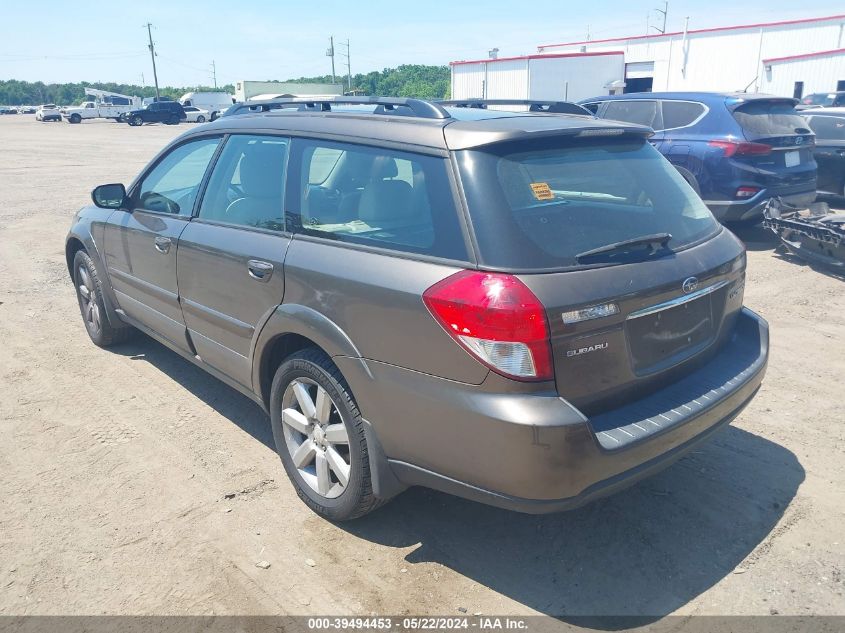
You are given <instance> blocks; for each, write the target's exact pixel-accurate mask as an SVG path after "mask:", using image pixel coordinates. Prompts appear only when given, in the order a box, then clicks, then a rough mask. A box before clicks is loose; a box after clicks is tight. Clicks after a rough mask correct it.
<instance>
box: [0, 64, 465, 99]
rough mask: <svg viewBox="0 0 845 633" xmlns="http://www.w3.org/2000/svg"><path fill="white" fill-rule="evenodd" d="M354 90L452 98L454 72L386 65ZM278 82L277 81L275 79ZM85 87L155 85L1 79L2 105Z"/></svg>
mask: <svg viewBox="0 0 845 633" xmlns="http://www.w3.org/2000/svg"><path fill="white" fill-rule="evenodd" d="M351 79H352V82H351V83H352V91H351V92H353V93H354V94H360V95H379V96H387V97H417V98H420V99H444V98H448V96H449V90H450V85H449V84H450V80H451V76H450V72H449V67H448V66H423V65H419V64H404V65H401V66H397V67H396V68H385V69H384V70H382V71H373V72H369V73H358V74H356V75H353V76H352V78H351ZM271 81H275V80H271ZM286 81H293V82H303V83H331V81H332V77H331V75H323V76H320V77H300V78H298V79H288V80H286ZM336 82H337V83H342V84H343V85H344V89H345V90H346V91H347V92H349V83H348V80H347V77H346V76H345V75H338V76H337V77H336ZM85 88H97V89H99V90H108V91H110V92H117V93H120V94H125V95H130V96H139V97H154V96H155V88H154V87H152V86H138V85H135V84H121V83H115V82H99V81H94V82H88V81H80V82H77V83H50V84H45V83H44V82H42V81H35V82H30V81H20V80H17V79H9V80H0V105H38V104H41V103H55V104H58V105H74V104H78V103H81V102H82V101H85V99H86V97H85ZM214 90H215V88H212V87H210V86H189V87H181V88H180V87H173V86H166V87H163V88H160V89H159V92H160V94H161V95H162V96H165V97H171V98H173V99H178V98H179V97H181V96H182V95H183V94H185V93H186V92H201V91H214ZM216 90H219V91H221V92H228V93H229V94H234V93H235V87H234V86H233V85H231V84H228V85H225V86H220V87H219V88H217V89H216Z"/></svg>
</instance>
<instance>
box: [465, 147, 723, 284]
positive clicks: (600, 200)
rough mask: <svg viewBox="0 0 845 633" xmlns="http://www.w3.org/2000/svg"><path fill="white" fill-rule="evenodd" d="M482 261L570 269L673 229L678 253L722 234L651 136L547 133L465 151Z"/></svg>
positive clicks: (494, 264)
mask: <svg viewBox="0 0 845 633" xmlns="http://www.w3.org/2000/svg"><path fill="white" fill-rule="evenodd" d="M457 158H458V164H459V166H460V170H461V176H462V182H463V185H464V190H465V192H466V196H467V203H468V207H469V213H470V218H471V220H472V226H473V231H474V233H475V237H476V241H477V243H478V247H479V260H480V262H481V263H483V264H484V265H486V266H491V267H496V268H505V269H512V270H520V269H529V270H530V269H565V268H572V267H576V266H579V265H581V264H580V263H579V261H578V258H577V255H579V254H582V253H585V252H586V251H589V250H592V249H595V248H599V247H602V246H606V245H608V244H611V243H615V242H623V241H626V240H630V239H634V238H638V237H643V236H647V235H653V234H656V233H669V234H671V236H672V239H671V240H670V241H669V243H668V247H669V248H671V249H678V248H680V247H683V246H685V245H688V244H691V243H693V242H696V241H699V240H701V239H705V238H706V237H708V236H710V235H713V234H715V233H716V232H717V231H718V230H719V227H718V224H717V222H716V221H715V220H714V219H713V216H712V215H711V214H710V211H709V210H708V209H707V207H706V206H705V205H704V203H703V202H702V201H701V199H700V198H699V197H698V196H697V195H696V194H695V192H694V191H693V190H692V189H691V188H690V186H689V185H688V184H687V183H686V181H685V180H684V179H683V177H682V176H681V175H680V174H679V173H678V172H677V170H676V169H675V168H674V167H672V165H671V164H670V163H669V162H668V161H667V160H666V159H665V158H663V156H661V155H660V153H659V152H658V151H657V150H656V149H654V148H653V147H652V146H651V145H650V144H648V143H647V142H645V140H641V139H631V140H627V139H626V140H618V141H613V142H608V141H607V140H598V139H596V140H594V141H579V142H577V143H573V142H571V141H561V140H553V139H545V140H541V139H538V140H536V141H531V142H522V143H516V144H502V145H499V146H491V147H490V148H485V149H484V150H468V151H462V152H457Z"/></svg>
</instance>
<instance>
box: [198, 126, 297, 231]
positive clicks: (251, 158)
mask: <svg viewBox="0 0 845 633" xmlns="http://www.w3.org/2000/svg"><path fill="white" fill-rule="evenodd" d="M289 145H290V141H289V140H288V139H287V138H284V137H279V136H257V135H247V134H235V135H232V136H230V137H229V139H228V140H227V141H226V145H225V146H224V147H223V151H222V152H220V158H218V159H217V163H216V164H215V166H214V171H213V172H212V173H211V178H209V180H208V187H207V188H206V192H205V195H204V196H203V200H202V204H201V205H200V211H199V217H200V218H201V219H203V220H209V221H212V222H224V223H226V224H237V225H240V226H251V227H254V228H259V229H268V230H271V231H282V230H284V228H285V227H284V214H283V201H284V183H285V164H286V161H287V156H288V147H289Z"/></svg>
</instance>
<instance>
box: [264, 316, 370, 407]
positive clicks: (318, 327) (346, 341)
mask: <svg viewBox="0 0 845 633" xmlns="http://www.w3.org/2000/svg"><path fill="white" fill-rule="evenodd" d="M306 347H316V348H318V349H320V350H322V351H323V352H324V353H325V354H326V355H327V356H329V358H334V357H336V356H351V357H353V358H360V357H361V354H360V352H359V351H358V348H357V347H356V346H355V344H354V343H353V342H352V340H351V339H350V338H349V336H348V335H347V334H346V332H344V331H343V330H342V329H341V328H340V327H339V326H338V325H337V324H336V323H334V322H333V321H331V320H330V319H329V318H328V317H326V316H325V315H323V314H321V313H319V312H317V311H316V310H314V309H313V308H309V307H307V306H302V305H295V304H283V305H280V306H279V307H278V308H276V310H275V311H274V312H273V314H272V315H271V316H270V318H269V319H268V320H267V322H266V323H265V325H264V327H263V328H262V329H261V332H260V334H259V335H258V337H257V338H256V342H255V347H254V350H253V366H252V382H253V390H254V391H255V393H256V394H257V395H258V396H259V398H260V399H261V401H262V402H263V403H264V405H265V407H268V410H269V400H270V386H271V384H272V382H273V374H274V373H275V371H276V368H277V367H278V366H279V364H280V363H281V361H282V360H284V359H285V358H286V357H287V356H290V355H291V354H293V353H294V352H296V351H299V350H300V349H304V348H306Z"/></svg>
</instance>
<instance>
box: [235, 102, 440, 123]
mask: <svg viewBox="0 0 845 633" xmlns="http://www.w3.org/2000/svg"><path fill="white" fill-rule="evenodd" d="M336 105H373V106H377V107H376V109H375V110H374V112H373V114H387V115H403V116H415V117H419V118H422V119H449V118H451V116H450V115H449V113H448V112H447V111H446V110H445V109H444V108H443V106H442V105H440V104H438V103H434V102H432V101H424V100H423V99H406V98H403V97H320V98H316V99H315V98H310V97H281V98H278V99H267V100H263V101H246V102H244V103H236V104H234V105H233V106H232V107H230V108H229V109H228V110H226V112H224V113H223V116H232V115H236V114H248V113H258V112H270V111H272V110H281V109H294V110H297V111H299V112H331V111H332V106H336Z"/></svg>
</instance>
